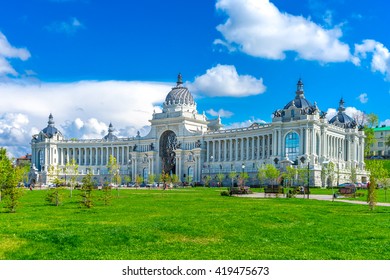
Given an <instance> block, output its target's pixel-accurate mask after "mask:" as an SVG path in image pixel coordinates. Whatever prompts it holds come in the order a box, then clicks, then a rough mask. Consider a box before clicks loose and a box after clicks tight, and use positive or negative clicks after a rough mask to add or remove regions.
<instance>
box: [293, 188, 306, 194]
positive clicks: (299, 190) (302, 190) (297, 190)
mask: <svg viewBox="0 0 390 280" xmlns="http://www.w3.org/2000/svg"><path fill="white" fill-rule="evenodd" d="M294 194H310V191H309V189H308V188H307V187H296V188H294Z"/></svg>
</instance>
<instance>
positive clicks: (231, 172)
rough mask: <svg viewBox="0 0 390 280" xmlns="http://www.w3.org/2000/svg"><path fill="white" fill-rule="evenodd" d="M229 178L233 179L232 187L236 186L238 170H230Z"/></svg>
mask: <svg viewBox="0 0 390 280" xmlns="http://www.w3.org/2000/svg"><path fill="white" fill-rule="evenodd" d="M229 178H230V179H231V180H232V186H231V188H232V189H233V187H234V180H235V179H236V178H237V172H236V171H230V172H229Z"/></svg>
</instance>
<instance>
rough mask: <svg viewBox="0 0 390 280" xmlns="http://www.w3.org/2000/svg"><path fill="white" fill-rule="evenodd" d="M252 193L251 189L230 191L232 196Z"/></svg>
mask: <svg viewBox="0 0 390 280" xmlns="http://www.w3.org/2000/svg"><path fill="white" fill-rule="evenodd" d="M249 193H252V191H251V189H250V187H247V186H244V187H233V188H231V189H230V195H232V194H249Z"/></svg>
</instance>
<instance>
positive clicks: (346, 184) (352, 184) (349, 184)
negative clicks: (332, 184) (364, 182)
mask: <svg viewBox="0 0 390 280" xmlns="http://www.w3.org/2000/svg"><path fill="white" fill-rule="evenodd" d="M338 187H339V188H356V185H355V184H354V183H342V184H340V185H338Z"/></svg>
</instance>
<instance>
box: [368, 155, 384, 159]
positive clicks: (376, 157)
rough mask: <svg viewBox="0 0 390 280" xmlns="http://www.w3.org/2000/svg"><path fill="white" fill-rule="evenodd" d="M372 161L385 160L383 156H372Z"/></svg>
mask: <svg viewBox="0 0 390 280" xmlns="http://www.w3.org/2000/svg"><path fill="white" fill-rule="evenodd" d="M370 159H383V157H382V156H372V157H370Z"/></svg>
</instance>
